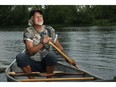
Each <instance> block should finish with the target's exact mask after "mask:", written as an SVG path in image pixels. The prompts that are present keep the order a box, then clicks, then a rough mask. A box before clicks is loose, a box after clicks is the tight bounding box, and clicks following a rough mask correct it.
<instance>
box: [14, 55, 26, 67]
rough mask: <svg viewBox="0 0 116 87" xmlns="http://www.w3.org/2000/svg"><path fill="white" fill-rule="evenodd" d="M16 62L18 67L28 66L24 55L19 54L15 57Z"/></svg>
mask: <svg viewBox="0 0 116 87" xmlns="http://www.w3.org/2000/svg"><path fill="white" fill-rule="evenodd" d="M16 62H17V66H19V67H21V68H22V67H24V66H26V65H28V61H27V58H26V56H25V55H24V54H22V53H20V54H18V55H17V56H16Z"/></svg>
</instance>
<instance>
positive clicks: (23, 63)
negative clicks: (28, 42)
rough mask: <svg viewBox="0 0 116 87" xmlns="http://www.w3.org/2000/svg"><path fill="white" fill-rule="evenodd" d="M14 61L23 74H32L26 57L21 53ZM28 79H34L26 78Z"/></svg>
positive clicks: (31, 77)
mask: <svg viewBox="0 0 116 87" xmlns="http://www.w3.org/2000/svg"><path fill="white" fill-rule="evenodd" d="M16 61H17V65H18V66H19V67H20V68H21V69H22V71H23V72H24V73H27V74H28V73H31V72H32V70H31V67H30V65H29V60H28V56H27V55H25V54H22V53H20V54H18V55H17V56H16ZM28 78H29V79H33V78H34V77H33V76H28Z"/></svg>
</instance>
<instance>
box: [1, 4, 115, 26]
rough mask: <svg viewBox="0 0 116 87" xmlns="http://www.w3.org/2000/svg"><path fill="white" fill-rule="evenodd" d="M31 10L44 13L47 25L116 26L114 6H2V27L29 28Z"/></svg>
mask: <svg viewBox="0 0 116 87" xmlns="http://www.w3.org/2000/svg"><path fill="white" fill-rule="evenodd" d="M31 9H40V10H42V12H43V15H44V20H45V24H48V25H55V26H60V25H62V26H107V25H115V24H116V16H115V15H116V6H113V5H1V6H0V27H11V26H19V27H20V26H27V24H28V23H27V22H28V20H29V12H30V10H31Z"/></svg>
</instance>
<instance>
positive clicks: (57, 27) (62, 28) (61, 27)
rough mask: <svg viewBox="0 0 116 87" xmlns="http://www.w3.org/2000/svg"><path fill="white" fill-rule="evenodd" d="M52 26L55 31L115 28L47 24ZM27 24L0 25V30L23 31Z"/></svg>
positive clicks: (108, 27)
mask: <svg viewBox="0 0 116 87" xmlns="http://www.w3.org/2000/svg"><path fill="white" fill-rule="evenodd" d="M49 26H52V27H53V28H54V29H55V30H56V31H89V30H100V31H104V30H106V31H107V30H112V29H114V28H116V25H108V26H76V25H72V26H71V25H59V24H58V25H53V24H51V25H49ZM27 27H29V26H9V27H0V31H24V30H25V29H26V28H27Z"/></svg>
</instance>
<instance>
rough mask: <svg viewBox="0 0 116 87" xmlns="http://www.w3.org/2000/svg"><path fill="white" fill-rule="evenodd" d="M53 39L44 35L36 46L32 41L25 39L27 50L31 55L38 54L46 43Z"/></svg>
mask: <svg viewBox="0 0 116 87" xmlns="http://www.w3.org/2000/svg"><path fill="white" fill-rule="evenodd" d="M50 40H51V38H50V37H44V39H43V40H42V41H41V42H40V43H39V44H38V45H36V46H33V43H32V41H28V40H25V41H24V43H25V46H26V50H27V52H28V53H29V54H30V55H34V54H36V53H37V52H38V51H39V50H40V49H41V48H43V47H44V45H45V44H46V43H48V42H49V41H50Z"/></svg>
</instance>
